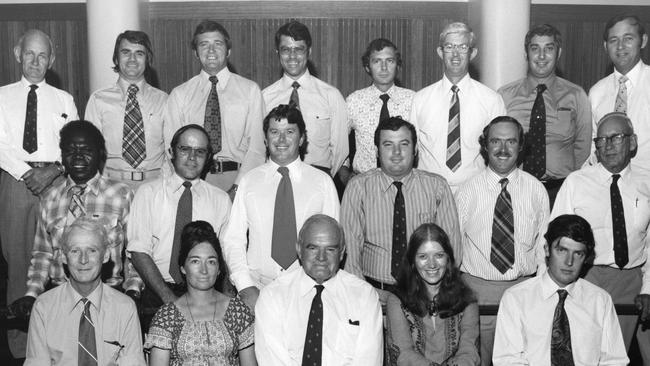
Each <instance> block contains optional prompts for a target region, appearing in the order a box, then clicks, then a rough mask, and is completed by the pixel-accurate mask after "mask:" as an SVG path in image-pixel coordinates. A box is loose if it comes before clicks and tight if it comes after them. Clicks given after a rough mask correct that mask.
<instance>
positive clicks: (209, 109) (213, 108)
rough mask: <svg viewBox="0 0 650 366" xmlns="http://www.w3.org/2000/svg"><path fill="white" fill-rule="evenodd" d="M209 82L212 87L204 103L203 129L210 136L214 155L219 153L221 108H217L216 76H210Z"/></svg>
mask: <svg viewBox="0 0 650 366" xmlns="http://www.w3.org/2000/svg"><path fill="white" fill-rule="evenodd" d="M209 80H210V83H212V86H211V87H210V95H209V96H208V101H207V102H206V103H205V117H204V120H203V127H204V128H205V130H206V131H207V132H208V136H210V145H211V146H212V152H213V153H215V154H216V153H218V152H219V151H221V107H219V95H218V94H217V83H218V82H219V80H218V79H217V77H216V76H210V78H209Z"/></svg>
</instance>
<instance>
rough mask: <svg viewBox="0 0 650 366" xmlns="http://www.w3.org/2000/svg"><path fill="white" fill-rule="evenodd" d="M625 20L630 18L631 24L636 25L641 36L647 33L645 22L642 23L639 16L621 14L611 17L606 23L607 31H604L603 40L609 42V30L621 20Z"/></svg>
mask: <svg viewBox="0 0 650 366" xmlns="http://www.w3.org/2000/svg"><path fill="white" fill-rule="evenodd" d="M623 20H629V21H630V24H631V25H633V26H635V27H636V30H637V33H638V34H639V37H640V38H643V35H644V34H645V28H644V27H643V23H641V19H639V17H638V16H636V15H632V14H619V15H616V16H614V17H613V18H611V19H609V20H608V21H607V23H605V31H604V32H603V41H605V42H607V38H609V30H610V29H612V28H614V26H615V25H616V23H618V22H621V21H623Z"/></svg>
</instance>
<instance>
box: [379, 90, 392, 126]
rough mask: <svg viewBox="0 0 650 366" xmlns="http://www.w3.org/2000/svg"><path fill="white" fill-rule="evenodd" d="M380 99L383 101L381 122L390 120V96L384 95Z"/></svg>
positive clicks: (380, 114) (380, 113)
mask: <svg viewBox="0 0 650 366" xmlns="http://www.w3.org/2000/svg"><path fill="white" fill-rule="evenodd" d="M379 99H381V101H382V105H381V112H379V122H381V121H383V120H385V119H388V118H390V114H389V113H388V99H390V96H388V94H385V93H384V94H382V95H380V96H379Z"/></svg>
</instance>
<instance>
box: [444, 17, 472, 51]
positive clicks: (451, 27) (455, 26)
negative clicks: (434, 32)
mask: <svg viewBox="0 0 650 366" xmlns="http://www.w3.org/2000/svg"><path fill="white" fill-rule="evenodd" d="M451 33H465V34H467V35H468V37H469V46H470V47H471V48H474V45H475V43H476V36H474V32H473V31H472V28H470V27H469V26H468V25H467V24H465V23H461V22H455V23H451V24H448V25H447V26H446V27H445V28H443V29H442V32H440V40H439V42H440V43H439V46H440V47H442V46H443V45H444V44H445V38H447V35H448V34H451Z"/></svg>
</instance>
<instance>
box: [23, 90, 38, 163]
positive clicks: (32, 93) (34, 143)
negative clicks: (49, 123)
mask: <svg viewBox="0 0 650 366" xmlns="http://www.w3.org/2000/svg"><path fill="white" fill-rule="evenodd" d="M36 89H38V85H30V86H29V93H27V108H26V110H25V130H24V131H23V149H24V150H25V151H27V152H28V153H30V154H31V153H33V152H34V151H36V150H37V149H38V139H37V137H36V112H37V109H38V98H37V97H36Z"/></svg>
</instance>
